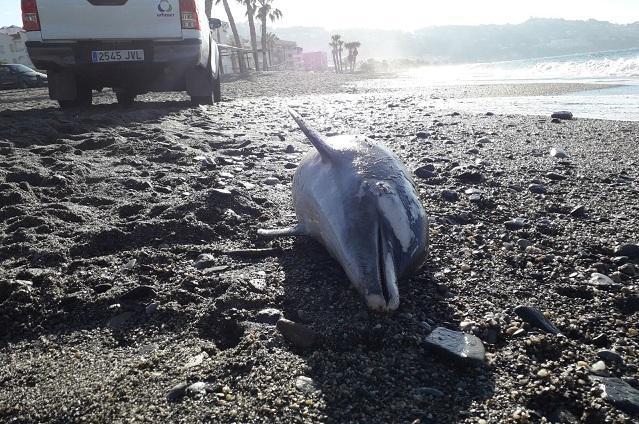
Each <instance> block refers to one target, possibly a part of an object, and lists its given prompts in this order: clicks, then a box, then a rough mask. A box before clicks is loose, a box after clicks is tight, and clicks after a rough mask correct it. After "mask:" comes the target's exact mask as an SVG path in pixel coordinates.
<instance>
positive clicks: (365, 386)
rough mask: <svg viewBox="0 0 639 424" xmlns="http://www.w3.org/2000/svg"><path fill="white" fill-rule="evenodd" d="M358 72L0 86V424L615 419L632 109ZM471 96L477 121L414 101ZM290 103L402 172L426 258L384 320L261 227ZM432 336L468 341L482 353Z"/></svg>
mask: <svg viewBox="0 0 639 424" xmlns="http://www.w3.org/2000/svg"><path fill="white" fill-rule="evenodd" d="M362 78H365V76H361V75H344V76H340V75H334V74H329V73H327V74H322V73H309V74H305V73H295V72H287V73H267V74H258V75H254V76H251V77H250V78H249V79H234V80H229V81H227V82H226V83H225V84H224V101H223V102H221V103H219V104H216V105H212V106H196V107H193V106H191V105H190V103H189V102H188V101H187V99H186V97H185V96H184V94H182V93H162V94H148V95H143V96H140V97H139V100H140V101H139V102H137V103H135V104H134V105H133V106H131V107H129V108H120V107H118V106H117V105H113V104H112V103H113V102H114V101H115V98H114V96H113V94H112V93H111V92H110V91H108V90H105V91H104V92H102V93H97V94H96V105H94V106H93V107H91V108H88V109H85V110H69V111H60V110H58V109H57V108H56V107H55V105H54V103H53V102H51V101H50V100H48V99H47V98H46V92H45V91H44V90H38V89H34V90H27V91H24V92H23V91H7V92H1V93H0V322H2V325H1V326H0V422H2V423H48V422H55V423H75V422H114V423H120V422H134V421H135V422H166V423H168V422H171V423H193V422H211V423H253V422H255V423H262V422H264V423H267V422H268V423H271V422H279V423H303V422H304V423H319V422H322V423H323V422H328V423H345V422H353V423H355V422H358V423H361V422H366V423H388V422H408V423H419V422H422V423H430V422H437V423H454V422H463V423H480V422H481V423H497V422H521V423H524V422H583V423H601V422H610V423H612V422H615V423H617V422H626V423H630V422H636V419H637V415H636V402H637V401H636V400H637V389H638V388H639V355H637V351H638V349H639V324H638V323H639V284H638V283H639V276H638V275H637V274H638V273H637V272H636V267H637V266H639V248H638V247H637V243H639V207H638V203H637V199H638V198H639V173H638V170H639V166H637V165H638V164H637V157H639V155H638V154H639V136H638V135H639V126H638V125H637V124H636V123H632V122H620V121H598V120H584V119H579V117H574V118H573V119H571V120H565V121H561V124H553V123H552V122H551V118H550V114H551V113H552V112H553V111H545V112H544V113H543V114H540V115H543V116H518V115H503V114H501V113H500V111H499V110H493V109H492V108H491V107H490V98H489V96H490V95H496V94H495V93H497V94H500V93H501V95H516V94H517V93H520V94H526V95H528V94H531V93H537V94H539V93H541V94H560V93H562V92H569V91H575V90H578V89H579V88H581V89H583V88H584V87H583V86H579V87H577V86H574V85H568V86H566V85H561V84H558V85H553V84H538V85H535V86H533V85H534V84H533V85H530V84H529V85H526V84H523V85H522V86H521V87H520V88H517V86H515V85H507V86H503V87H495V86H489V85H488V86H475V87H468V88H464V87H461V88H460V87H439V88H432V89H429V88H420V89H418V90H417V89H416V90H413V91H410V90H408V91H407V90H403V91H401V90H393V91H385V90H383V88H374V84H373V85H360V84H359V83H358V80H361V79H362ZM371 87H373V88H371ZM500 90H501V91H500ZM518 90H519V91H518ZM471 95H474V96H485V97H487V99H486V111H485V112H484V113H481V114H477V115H470V114H466V113H464V112H463V111H458V110H445V109H437V108H435V107H433V104H432V102H433V99H434V98H437V99H445V98H454V97H456V98H459V97H464V96H471ZM438 104H441V102H440V103H438ZM288 107H293V108H295V109H297V110H298V111H299V112H300V113H301V114H302V115H303V116H304V117H305V119H307V120H308V122H309V123H310V124H311V125H312V126H314V127H316V128H317V129H318V130H319V131H320V132H322V133H325V134H333V135H337V134H343V133H347V132H353V131H354V132H358V133H361V134H364V135H366V136H369V137H371V138H372V139H373V140H375V141H376V142H380V143H383V144H385V145H386V146H388V148H389V149H390V150H392V151H393V152H395V153H396V154H397V155H398V156H399V158H400V159H401V160H402V161H403V162H404V163H405V164H406V167H407V169H411V170H415V169H420V171H419V172H420V173H421V174H422V177H421V178H416V179H415V184H416V189H417V192H418V194H419V196H420V198H421V200H422V202H423V204H424V207H425V209H426V211H427V212H428V214H429V215H430V218H431V219H430V223H431V224H430V251H429V256H428V261H427V263H426V266H425V267H424V268H423V269H421V270H420V271H418V272H416V273H415V274H414V275H412V276H411V277H410V278H408V279H406V280H404V281H402V282H401V283H400V285H399V291H400V297H401V306H400V308H399V310H398V311H397V312H396V313H393V314H388V315H379V314H375V313H371V312H369V311H368V310H367V309H366V307H365V305H364V303H363V301H362V299H361V297H360V296H359V295H358V294H357V293H356V292H355V291H354V290H353V289H352V288H350V287H349V285H348V281H347V278H346V276H345V274H344V272H343V271H342V270H341V269H340V267H339V265H338V264H337V263H336V262H335V261H334V260H333V259H331V257H330V256H329V254H328V253H327V252H326V251H325V250H324V249H323V248H322V247H321V246H320V245H319V244H318V243H316V242H315V241H312V240H308V239H305V238H297V239H278V240H270V239H265V238H263V237H260V236H258V234H257V229H258V228H275V227H283V226H289V225H292V224H293V223H294V216H293V215H292V214H293V209H292V203H291V202H292V199H291V192H290V188H291V181H292V176H293V173H294V171H295V170H294V168H293V167H292V166H291V165H290V164H297V163H299V161H300V159H301V157H302V155H303V154H304V153H305V152H306V151H308V150H309V149H310V145H309V143H308V142H307V141H306V140H305V138H304V136H303V135H302V133H301V132H300V131H299V130H298V129H297V128H296V126H295V124H294V122H293V121H292V119H290V117H289V116H288V112H287V108H288ZM551 149H555V150H553V155H551V154H550V153H549V152H551ZM549 175H550V176H552V177H549ZM557 176H561V178H557ZM530 187H533V188H532V189H531V188H530ZM540 187H543V189H542V188H540ZM577 207H581V208H583V210H581V211H580V212H579V213H576V212H575V208H577ZM593 273H598V274H600V275H602V276H605V277H606V278H603V277H597V278H596V279H595V280H596V281H594V282H592V281H591V278H592V275H593ZM601 281H603V282H605V284H600V282H601ZM611 282H612V283H611ZM518 305H525V306H526V307H530V308H534V314H533V315H535V317H532V315H531V314H530V311H531V310H528V312H529V313H528V315H527V314H524V315H523V318H522V315H521V313H520V314H518V313H517V311H519V312H521V309H519V310H517V311H516V307H517V306H518ZM531 317H532V318H531ZM533 318H534V319H533ZM277 322H283V323H284V324H279V325H276V323H277ZM542 323H545V324H542ZM548 323H552V324H551V325H552V326H553V327H548V328H554V327H556V329H559V330H560V331H561V334H557V335H555V334H552V333H553V332H554V331H551V333H547V332H546V331H544V330H541V329H540V328H538V327H539V326H542V327H543V326H544V325H546V324H548ZM284 327H285V328H287V329H290V328H292V327H295V329H297V330H300V329H303V330H300V331H298V332H297V333H296V334H297V335H299V334H302V336H303V337H302V338H301V339H298V340H297V343H298V344H297V345H296V344H295V342H291V340H292V339H291V338H290V334H293V333H291V332H289V333H290V334H289V336H288V338H287V337H286V334H285V335H283V334H282V333H281V329H282V328H284ZM442 329H443V330H442ZM284 331H285V332H286V331H287V330H284ZM429 331H436V332H438V333H441V332H442V331H446V332H451V333H449V334H465V335H467V336H468V339H470V340H473V341H474V340H476V339H475V338H477V339H479V340H480V341H481V343H482V344H483V346H484V349H485V357H484V359H483V361H479V360H478V361H473V362H472V363H467V362H460V361H456V360H454V358H452V357H450V355H445V354H444V355H442V354H437V353H436V352H434V351H432V350H431V349H429V348H428V346H426V345H425V344H424V340H425V338H426V337H427V336H428V332H429ZM452 332H454V333H452ZM471 336H472V337H471ZM305 337H306V338H305ZM308 338H312V339H313V343H311V344H304V343H305V342H306V341H308V340H309V339H308ZM464 338H465V339H466V337H465V336H464ZM293 340H295V339H293ZM300 340H302V341H301V342H300ZM619 358H621V359H622V360H619ZM599 362H601V363H599ZM594 364H597V365H596V366H595V367H594V368H593V366H594Z"/></svg>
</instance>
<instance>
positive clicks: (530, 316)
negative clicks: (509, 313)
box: [515, 305, 560, 334]
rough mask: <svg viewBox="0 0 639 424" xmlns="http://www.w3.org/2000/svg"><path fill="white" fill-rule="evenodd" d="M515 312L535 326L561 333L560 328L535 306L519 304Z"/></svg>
mask: <svg viewBox="0 0 639 424" xmlns="http://www.w3.org/2000/svg"><path fill="white" fill-rule="evenodd" d="M515 313H516V314H517V315H518V316H519V317H520V318H521V319H523V320H524V321H526V322H527V323H528V324H530V325H532V326H533V327H537V328H539V329H541V330H544V331H545V332H547V333H551V334H560V331H559V329H558V328H557V327H555V325H554V324H553V323H552V322H550V320H548V318H546V317H545V316H544V314H542V313H541V311H540V310H539V309H537V308H535V307H532V306H524V305H519V306H517V307H516V308H515Z"/></svg>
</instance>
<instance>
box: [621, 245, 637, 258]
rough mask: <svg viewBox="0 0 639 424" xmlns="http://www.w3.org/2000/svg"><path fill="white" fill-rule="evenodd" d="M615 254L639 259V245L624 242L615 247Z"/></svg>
mask: <svg viewBox="0 0 639 424" xmlns="http://www.w3.org/2000/svg"><path fill="white" fill-rule="evenodd" d="M615 256H627V257H628V258H629V259H639V245H637V244H624V245H622V246H617V247H615Z"/></svg>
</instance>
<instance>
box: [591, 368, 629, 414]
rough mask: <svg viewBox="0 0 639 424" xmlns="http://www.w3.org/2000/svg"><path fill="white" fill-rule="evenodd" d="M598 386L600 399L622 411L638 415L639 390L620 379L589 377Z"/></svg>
mask: <svg viewBox="0 0 639 424" xmlns="http://www.w3.org/2000/svg"><path fill="white" fill-rule="evenodd" d="M590 379H591V380H592V381H594V382H595V383H597V384H598V385H599V389H600V390H601V391H602V393H601V397H602V398H604V399H605V400H606V401H608V402H610V403H611V404H613V405H615V406H616V407H617V408H619V409H621V410H622V411H626V412H629V413H632V414H637V413H639V390H637V389H635V388H634V387H632V386H631V385H630V384H628V383H626V382H625V381H623V380H622V379H620V378H610V377H599V376H594V375H593V376H590Z"/></svg>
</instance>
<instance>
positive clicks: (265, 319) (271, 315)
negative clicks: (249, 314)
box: [255, 308, 283, 325]
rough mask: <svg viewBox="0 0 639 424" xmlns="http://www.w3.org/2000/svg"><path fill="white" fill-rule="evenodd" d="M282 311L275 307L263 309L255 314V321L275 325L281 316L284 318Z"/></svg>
mask: <svg viewBox="0 0 639 424" xmlns="http://www.w3.org/2000/svg"><path fill="white" fill-rule="evenodd" d="M282 315H283V314H282V311H280V310H279V309H275V308H266V309H262V310H261V311H259V312H258V313H257V315H255V321H256V322H259V323H262V324H273V325H275V324H276V323H277V321H279V319H280V318H282Z"/></svg>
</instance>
